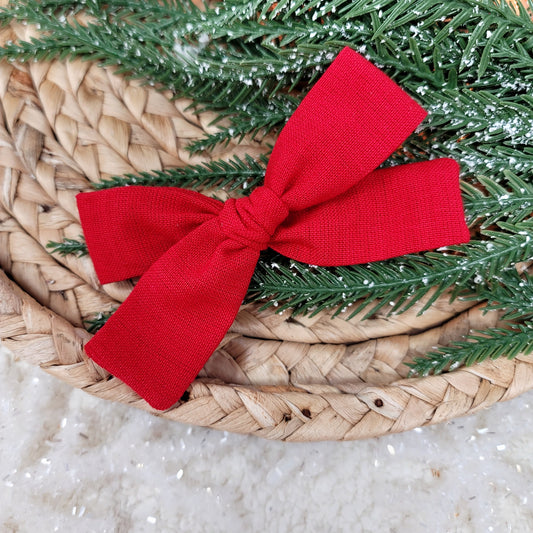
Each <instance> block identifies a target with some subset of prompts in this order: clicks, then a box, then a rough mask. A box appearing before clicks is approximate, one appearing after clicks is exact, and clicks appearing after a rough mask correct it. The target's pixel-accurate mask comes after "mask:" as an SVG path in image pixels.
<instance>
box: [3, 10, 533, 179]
mask: <svg viewBox="0 0 533 533" xmlns="http://www.w3.org/2000/svg"><path fill="white" fill-rule="evenodd" d="M80 5H83V6H84V9H85V13H86V20H85V21H84V22H83V24H77V23H76V22H75V16H74V14H76V16H78V14H79V13H78V12H79V8H80ZM530 5H531V3H530ZM67 6H70V7H69V9H67ZM57 10H59V11H57ZM69 10H70V11H69ZM71 12H72V13H74V14H70V13H71ZM57 13H60V15H59V16H58V15H57ZM529 17H530V13H528V10H527V9H526V8H523V7H520V8H519V12H518V13H517V12H516V11H515V10H514V9H513V8H511V7H510V6H508V5H507V4H506V2H504V1H503V0H501V1H499V2H498V1H496V2H494V1H492V0H452V1H444V0H418V1H417V2H415V3H413V0H397V1H391V0H387V1H382V2H379V3H378V2H375V1H371V0H359V1H356V2H348V1H347V0H332V1H330V2H326V3H324V4H318V3H316V2H314V1H301V0H297V1H295V2H292V1H291V2H274V1H270V0H268V1H264V0H262V1H259V0H254V1H252V2H249V1H243V0H227V1H226V2H221V3H219V4H218V3H217V4H216V6H214V7H213V8H208V9H207V10H206V11H205V12H204V11H201V10H199V9H197V8H196V7H194V5H193V4H191V3H189V2H186V1H175V2H170V1H168V2H163V3H161V2H158V1H156V0H147V1H145V2H142V3H139V2H134V1H123V0H121V1H118V0H111V1H109V2H101V1H96V0H91V1H88V2H87V3H85V2H81V1H78V2H64V3H63V4H62V5H61V6H60V5H59V2H43V3H41V2H38V1H37V0H24V1H18V2H13V3H12V4H11V5H10V6H8V7H7V8H5V9H4V10H3V11H1V12H0V20H3V21H4V22H9V21H11V20H13V19H16V20H21V21H24V22H27V23H34V24H39V25H40V28H41V33H40V35H39V38H36V39H34V40H33V41H31V42H30V43H17V44H11V45H8V46H6V47H5V48H4V49H3V50H0V56H2V57H7V58H9V59H19V60H23V59H25V60H34V59H36V58H37V59H39V58H41V59H44V58H47V59H50V58H52V57H65V56H70V57H82V58H85V59H89V58H90V59H93V60H98V59H100V60H102V62H103V63H104V64H108V65H112V64H113V65H116V66H117V67H118V68H119V71H121V72H127V73H129V74H130V75H132V76H135V77H142V78H143V79H145V80H149V81H151V82H152V83H158V84H161V86H163V87H167V88H170V89H172V90H173V91H175V92H176V93H177V94H180V95H185V96H191V97H193V98H194V100H195V102H196V103H197V104H198V105H199V106H200V107H204V108H205V107H207V108H211V109H217V110H219V111H220V112H221V113H223V114H224V115H225V116H228V117H230V119H231V121H232V122H233V123H232V124H231V126H230V127H229V128H227V129H225V130H224V131H223V132H221V133H219V134H213V136H212V137H211V139H206V141H205V142H201V143H196V144H195V145H194V146H193V148H194V149H201V148H211V147H212V146H213V145H214V144H216V143H217V142H220V141H226V140H227V139H228V138H229V137H230V136H231V134H232V132H233V133H234V134H235V135H236V136H242V135H243V134H245V133H247V132H248V133H252V132H257V130H258V129H261V128H264V129H265V130H270V129H272V128H277V127H280V126H282V125H283V124H284V123H285V121H286V120H287V119H288V117H289V116H290V115H291V113H292V111H293V108H294V106H293V105H292V103H291V102H290V101H289V99H290V98H292V96H290V94H289V93H290V91H291V90H293V89H298V94H297V98H301V96H303V95H304V94H305V91H306V89H307V88H308V87H309V86H310V85H311V84H312V82H313V81H314V80H315V79H316V77H317V76H318V75H320V74H321V72H322V71H323V70H324V69H325V67H326V66H327V65H328V64H329V63H330V62H331V60H332V58H333V56H334V55H335V53H336V52H337V51H338V50H340V48H342V47H343V46H345V45H348V46H352V47H353V48H355V49H357V50H360V51H362V52H363V53H365V54H366V55H367V57H369V58H370V59H371V60H373V61H374V62H375V63H377V64H378V65H380V66H382V67H383V68H384V69H385V70H386V72H387V73H388V74H389V75H391V76H393V77H394V79H395V80H396V81H397V82H398V83H399V84H400V85H402V87H404V88H406V89H407V90H408V91H410V92H411V93H412V94H413V95H415V96H416V98H417V99H418V100H419V101H420V102H421V104H422V105H423V106H424V107H426V108H427V109H428V110H429V111H430V117H429V119H428V120H427V122H426V126H427V128H426V129H427V131H428V132H430V133H431V135H427V136H425V137H424V139H425V142H420V138H417V137H416V136H415V137H413V139H412V141H413V142H414V143H415V146H411V145H410V142H409V143H407V149H408V152H409V153H410V154H411V155H413V154H415V156H416V157H417V158H419V159H425V158H427V157H428V154H429V153H431V154H432V155H433V156H435V155H436V156H441V155H451V156H453V157H456V158H457V159H459V160H460V161H461V163H463V165H468V168H469V170H470V171H471V172H482V173H486V174H490V172H492V171H494V170H496V171H501V170H503V169H505V168H507V167H508V166H509V164H511V167H512V170H514V171H515V172H518V171H520V172H521V173H522V174H521V175H522V176H526V175H527V174H528V173H529V172H530V171H531V170H532V169H533V166H532V163H531V161H532V160H533V157H532V153H531V152H528V149H529V147H530V146H531V140H532V139H531V130H532V125H533V107H532V105H531V93H532V87H533V85H532V84H533V82H532V81H531V80H532V76H533V60H532V59H531V57H532V49H533V38H532V37H531V35H532V32H531V29H532V23H531V20H530V18H529ZM78 18H80V17H78ZM267 19H268V23H265V20H267ZM80 20H81V19H80ZM87 20H90V21H91V22H90V23H87ZM487 100H490V101H487ZM252 103H253V106H254V107H253V109H249V106H250V105H251V104H252ZM280 110H281V112H280ZM458 140H460V141H461V142H457V141H458ZM415 147H417V148H418V150H413V149H412V148H415Z"/></svg>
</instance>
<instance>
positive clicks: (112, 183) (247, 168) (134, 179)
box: [94, 155, 268, 194]
mask: <svg viewBox="0 0 533 533" xmlns="http://www.w3.org/2000/svg"><path fill="white" fill-rule="evenodd" d="M267 161H268V160H267V157H266V156H261V157H260V158H259V160H255V159H253V158H252V157H251V156H249V155H246V156H244V159H241V158H239V157H237V156H234V157H233V158H231V159H230V160H228V161H222V160H217V161H210V162H208V163H203V164H200V165H193V166H188V167H183V168H170V169H165V170H154V171H152V172H141V173H139V174H125V175H124V176H113V177H111V178H108V179H104V180H102V181H101V182H99V183H96V184H94V187H95V189H109V188H112V187H121V186H126V185H145V186H163V187H187V188H192V189H196V190H200V191H201V190H204V189H209V188H213V187H216V188H217V189H227V190H230V191H233V190H236V189H238V190H240V191H241V192H242V194H247V193H249V192H251V191H252V190H253V189H254V188H255V187H257V186H258V185H260V184H261V183H262V182H263V178H264V175H265V168H266V165H267Z"/></svg>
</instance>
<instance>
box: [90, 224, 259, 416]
mask: <svg viewBox="0 0 533 533" xmlns="http://www.w3.org/2000/svg"><path fill="white" fill-rule="evenodd" d="M258 258H259V252H258V251H257V250H253V249H251V248H249V247H246V246H244V245H242V244H239V243H237V242H236V241H233V240H231V239H228V237H227V236H226V235H225V234H224V233H223V232H222V231H221V229H220V226H219V221H218V219H216V218H214V219H212V220H210V221H208V222H206V223H205V224H203V225H202V226H200V227H199V228H197V229H196V230H194V231H193V232H192V233H190V234H189V235H187V236H186V237H184V238H183V239H182V240H181V241H180V242H178V243H177V244H175V245H174V246H172V247H171V248H170V249H169V250H168V251H167V252H166V253H165V254H164V255H163V256H162V257H161V258H159V259H158V260H157V261H156V262H155V263H154V264H153V265H152V266H151V267H150V268H149V269H148V270H147V271H146V272H145V273H144V275H143V276H142V277H141V279H140V280H139V282H138V283H137V285H136V286H135V288H134V289H133V291H132V293H131V294H130V295H129V297H128V298H127V299H126V300H125V301H124V303H123V304H122V305H121V306H120V307H119V308H118V309H117V311H116V312H115V313H114V314H113V315H112V316H111V318H110V319H109V320H108V322H107V323H106V324H105V326H104V327H103V328H102V329H101V330H100V331H99V332H98V333H97V334H96V335H95V336H94V337H93V338H92V339H91V340H90V341H89V342H88V343H87V344H86V345H85V351H86V353H87V355H88V356H89V357H90V358H91V359H93V360H94V361H95V362H96V363H98V364H99V365H100V366H102V367H103V368H105V369H106V370H108V371H109V372H110V373H111V374H113V375H114V376H116V377H118V378H119V379H121V380H122V381H124V382H125V383H126V384H128V385H129V386H130V387H131V388H132V389H133V390H135V391H136V392H137V393H138V394H139V395H140V396H142V397H143V398H145V399H146V401H147V402H148V403H149V404H150V405H151V406H152V407H154V408H156V409H167V408H169V407H171V406H172V405H173V404H175V403H176V402H177V401H178V400H179V399H180V398H181V396H182V395H183V393H184V391H185V390H186V389H187V387H188V386H189V385H190V383H191V382H192V381H193V380H194V378H195V377H196V375H197V374H198V372H199V371H200V370H201V369H202V367H203V366H204V364H205V362H206V361H207V359H208V358H209V356H210V355H211V354H212V353H213V352H214V351H215V349H216V347H217V346H218V345H219V343H220V341H221V340H222V338H223V337H224V334H225V333H226V331H227V330H228V329H229V327H230V325H231V323H232V322H233V320H234V318H235V315H236V314H237V312H238V310H239V307H240V305H241V304H242V301H243V299H244V297H245V295H246V290H247V287H248V283H249V280H250V279H251V277H252V274H253V271H254V268H255V266H256V264H257V260H258Z"/></svg>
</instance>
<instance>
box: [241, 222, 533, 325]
mask: <svg viewBox="0 0 533 533" xmlns="http://www.w3.org/2000/svg"><path fill="white" fill-rule="evenodd" d="M499 225H500V227H501V229H502V230H504V231H488V230H486V231H484V232H483V234H484V235H485V236H486V237H489V239H487V240H478V241H476V240H474V241H471V242H470V243H469V244H465V245H460V246H450V247H448V251H447V252H440V253H439V252H427V253H425V254H423V255H422V254H421V255H407V256H403V257H400V258H394V259H391V260H388V261H379V262H375V263H369V264H367V265H353V266H349V267H335V268H327V269H326V268H319V267H315V268H309V266H307V265H303V264H301V263H297V262H295V261H290V262H287V260H285V259H284V258H282V257H281V256H280V257H279V258H278V263H275V264H274V268H273V265H272V263H268V262H267V263H262V262H260V263H259V265H258V268H257V269H256V271H255V273H254V276H253V278H252V282H251V284H250V289H249V291H250V294H251V295H252V297H253V299H255V300H260V301H263V300H264V301H265V302H266V303H265V307H269V306H271V305H276V306H279V307H278V309H279V310H280V311H281V310H283V309H287V308H289V307H290V308H292V309H294V313H296V314H297V313H311V315H313V314H316V313H318V312H320V311H322V310H323V309H325V308H327V307H336V308H337V311H336V313H335V314H338V313H339V312H340V311H341V310H342V309H343V308H345V307H346V306H351V305H353V304H354V303H356V302H357V305H356V307H355V308H354V310H353V311H352V313H351V314H350V315H349V316H350V317H351V316H354V315H356V314H357V313H359V312H360V311H362V310H363V309H368V311H367V313H366V314H365V318H366V317H369V316H371V315H372V314H374V313H376V312H377V311H378V310H380V309H382V308H383V307H385V306H388V305H390V312H398V313H401V312H403V311H405V310H406V309H408V308H409V307H411V306H412V305H413V304H414V303H415V302H416V301H418V300H419V299H420V298H422V297H423V296H425V295H426V294H428V293H429V292H430V291H433V290H434V292H433V293H432V295H431V298H429V299H428V301H427V302H426V303H425V305H424V306H423V308H422V309H421V310H420V313H422V312H423V311H424V310H426V309H428V308H429V307H430V306H431V304H432V303H433V302H434V301H435V300H436V299H437V298H438V297H439V296H440V295H441V294H443V293H444V291H446V290H447V289H449V288H451V287H454V290H453V293H452V297H453V296H457V295H458V294H459V293H461V292H462V291H466V292H467V293H469V294H473V293H475V291H476V285H481V284H483V283H484V282H485V281H484V280H489V279H492V278H496V277H497V276H499V275H500V273H501V272H503V271H505V270H506V269H508V268H513V267H514V265H515V264H516V263H517V262H520V261H524V260H527V259H528V258H530V257H532V255H533V240H532V239H531V238H530V235H532V234H533V219H529V220H527V221H525V222H520V223H518V224H515V225H512V224H508V223H505V222H500V223H499Z"/></svg>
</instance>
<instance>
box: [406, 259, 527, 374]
mask: <svg viewBox="0 0 533 533" xmlns="http://www.w3.org/2000/svg"><path fill="white" fill-rule="evenodd" d="M475 299H484V300H487V304H486V305H485V306H484V307H483V310H484V312H488V311H495V310H500V311H502V310H503V311H504V313H503V315H502V317H501V318H502V320H506V321H507V323H505V324H504V326H505V327H499V328H488V329H486V330H482V331H478V332H477V334H476V335H468V336H467V337H466V338H465V340H464V341H460V342H455V343H453V344H451V345H450V346H444V347H440V348H439V349H438V350H436V351H432V352H430V353H428V354H426V355H424V356H423V357H417V358H415V359H414V360H413V362H412V363H408V364H407V366H409V367H410V368H411V374H412V375H421V376H427V375H429V374H439V373H441V372H444V371H450V370H453V369H454V368H458V367H460V366H463V365H467V366H469V365H472V364H474V363H477V362H481V361H484V360H485V359H487V358H491V359H495V358H497V357H500V356H502V355H504V356H507V357H509V358H513V357H516V355H518V354H519V353H522V354H524V355H527V354H529V353H531V352H533V321H532V320H531V319H532V318H533V277H531V276H530V275H529V274H528V273H527V272H525V273H523V274H519V273H518V272H517V271H516V269H510V270H507V271H505V272H503V273H502V274H501V275H499V276H497V277H495V278H492V279H490V280H488V283H487V284H485V285H483V286H481V287H480V288H479V290H478V293H477V295H476V297H475ZM516 321H520V322H521V323H516Z"/></svg>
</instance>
